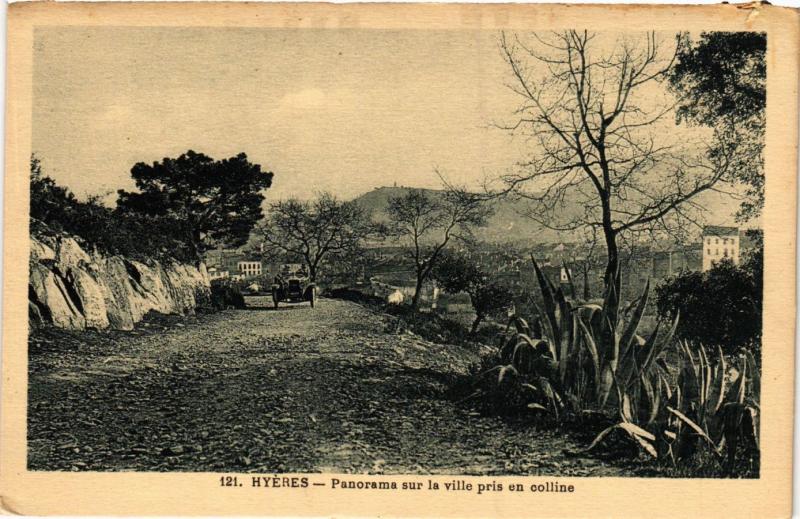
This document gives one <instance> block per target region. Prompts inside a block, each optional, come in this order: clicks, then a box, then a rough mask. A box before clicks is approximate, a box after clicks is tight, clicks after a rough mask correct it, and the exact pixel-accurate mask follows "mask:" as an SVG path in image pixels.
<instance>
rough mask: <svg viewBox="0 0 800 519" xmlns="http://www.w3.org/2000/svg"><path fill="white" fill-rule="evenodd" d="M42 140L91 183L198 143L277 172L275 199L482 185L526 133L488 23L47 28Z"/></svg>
mask: <svg viewBox="0 0 800 519" xmlns="http://www.w3.org/2000/svg"><path fill="white" fill-rule="evenodd" d="M34 52H35V60H34V67H35V70H34V74H35V81H34V85H35V87H34V116H33V150H34V152H35V153H36V154H37V155H38V156H39V158H40V159H41V160H42V163H43V167H44V168H45V170H46V172H47V174H49V175H51V176H53V177H54V178H55V179H56V180H57V181H58V182H60V183H63V184H66V185H67V186H68V187H70V188H71V189H72V190H73V191H75V192H76V193H77V194H79V195H84V194H89V193H102V192H105V191H115V190H116V189H118V188H126V189H130V188H132V187H133V183H132V181H131V180H130V175H129V172H130V168H131V166H132V165H133V164H134V163H136V162H140V161H143V162H151V161H154V160H160V159H161V158H163V157H165V156H170V157H172V156H176V155H178V154H180V153H182V152H184V151H186V150H188V149H193V150H195V151H200V152H203V153H206V154H208V155H210V156H212V157H214V158H223V157H228V156H232V155H235V154H237V153H239V152H242V151H243V152H245V153H247V155H248V157H249V158H250V159H251V160H252V161H254V162H256V163H259V164H261V165H262V167H263V168H264V169H267V170H270V171H273V172H274V173H275V177H274V183H273V188H272V189H270V191H269V192H268V197H269V198H283V197H286V196H299V197H301V198H305V197H309V196H313V194H314V193H315V192H316V191H320V190H330V191H332V192H334V193H335V194H337V195H339V196H342V197H345V198H349V197H352V196H356V195H358V194H360V193H363V192H366V191H369V190H370V189H372V188H374V187H378V186H383V185H391V184H393V183H394V182H396V183H397V184H398V185H406V186H419V187H436V186H438V185H439V178H438V177H437V175H436V174H435V172H434V168H439V169H440V170H441V171H442V172H443V173H444V174H445V175H446V176H447V177H448V179H450V180H452V181H454V182H457V183H460V184H471V185H475V186H477V185H478V184H479V183H480V181H481V180H482V179H483V178H484V177H485V176H487V175H491V174H496V173H497V172H500V171H502V170H503V169H504V168H507V167H508V166H509V164H510V163H512V162H513V161H514V160H515V156H517V155H519V153H518V150H517V148H518V146H519V144H518V143H516V142H515V141H513V140H512V139H511V138H510V136H509V134H508V133H507V132H505V131H502V130H499V129H497V128H495V127H494V126H493V123H494V122H496V121H498V120H500V119H502V118H503V117H505V116H507V115H508V114H509V113H510V111H511V110H513V109H514V107H515V106H516V104H517V101H516V99H515V97H514V95H513V94H512V93H511V92H510V91H508V89H506V88H505V87H504V81H505V79H506V77H505V74H506V72H507V71H506V70H505V67H504V63H503V61H502V59H501V55H500V52H499V49H498V46H497V34H496V33H495V32H490V31H483V32H481V31H425V32H424V33H422V32H420V31H408V30H405V31H401V32H396V31H385V30H308V29H304V30H296V29H245V28H234V29H226V28H130V27H113V28H80V27H49V28H44V29H42V28H39V29H37V33H36V43H35V51H34Z"/></svg>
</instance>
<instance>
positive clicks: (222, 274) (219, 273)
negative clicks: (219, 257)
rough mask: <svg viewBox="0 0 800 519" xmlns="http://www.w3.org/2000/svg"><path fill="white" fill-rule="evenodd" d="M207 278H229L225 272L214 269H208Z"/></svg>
mask: <svg viewBox="0 0 800 519" xmlns="http://www.w3.org/2000/svg"><path fill="white" fill-rule="evenodd" d="M208 277H210V278H211V279H227V278H229V277H230V272H228V271H227V270H218V269H217V268H216V267H211V268H209V269H208Z"/></svg>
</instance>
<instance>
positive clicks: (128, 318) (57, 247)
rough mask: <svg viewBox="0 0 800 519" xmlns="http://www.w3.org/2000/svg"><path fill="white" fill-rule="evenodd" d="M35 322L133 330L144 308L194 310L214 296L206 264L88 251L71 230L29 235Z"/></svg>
mask: <svg viewBox="0 0 800 519" xmlns="http://www.w3.org/2000/svg"><path fill="white" fill-rule="evenodd" d="M29 267H30V277H29V279H28V315H29V323H30V326H31V328H36V327H39V326H43V325H48V324H49V325H53V326H56V327H58V328H66V329H71V330H83V329H87V328H95V329H104V328H113V329H118V330H131V329H133V327H134V324H135V323H137V322H139V321H140V320H141V319H142V318H143V317H144V316H145V314H147V313H148V312H150V311H156V312H160V313H163V314H183V315H185V314H191V313H194V312H195V310H196V309H197V308H199V307H201V306H204V305H206V304H207V303H208V301H209V299H210V280H209V277H208V273H207V271H206V268H205V265H202V264H201V265H200V266H199V267H196V266H193V265H184V264H179V263H164V262H159V261H155V260H152V261H148V262H140V261H134V260H131V259H128V258H125V257H122V256H110V257H107V256H104V255H102V254H99V253H96V252H93V253H91V254H90V253H88V252H86V251H85V250H84V249H83V248H82V247H81V245H80V244H79V243H78V241H76V239H75V238H73V237H70V236H64V235H58V236H46V237H38V238H33V237H32V238H31V251H30V264H29Z"/></svg>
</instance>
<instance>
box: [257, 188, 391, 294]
mask: <svg viewBox="0 0 800 519" xmlns="http://www.w3.org/2000/svg"><path fill="white" fill-rule="evenodd" d="M375 230H376V228H375V226H374V225H373V224H372V222H371V220H370V218H369V215H368V214H367V213H366V212H365V211H364V209H363V208H362V207H361V206H359V205H358V204H357V203H356V202H341V201H339V200H337V199H336V197H334V196H333V195H331V194H329V193H322V194H320V195H319V196H318V197H317V198H316V199H315V200H313V201H310V202H306V201H301V200H298V199H296V198H290V199H287V200H281V201H278V202H275V203H273V204H271V205H270V208H269V211H268V213H267V217H266V219H265V221H264V223H263V225H262V226H261V232H262V234H263V236H264V241H265V242H266V243H267V244H268V245H269V246H271V247H273V248H276V249H278V250H281V251H283V252H286V253H289V254H292V255H296V256H298V257H300V258H302V259H303V262H304V263H305V264H306V266H307V267H308V273H309V277H310V278H311V281H312V282H315V281H316V279H317V276H318V274H319V268H320V266H321V265H322V263H323V261H324V260H325V259H326V258H328V257H329V256H333V255H339V256H347V255H349V254H352V253H353V251H354V250H356V249H357V248H358V247H359V246H360V245H361V243H362V242H363V240H364V239H366V238H367V237H368V236H370V235H371V234H372V233H373V232H375Z"/></svg>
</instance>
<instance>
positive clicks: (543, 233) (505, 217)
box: [355, 187, 581, 243]
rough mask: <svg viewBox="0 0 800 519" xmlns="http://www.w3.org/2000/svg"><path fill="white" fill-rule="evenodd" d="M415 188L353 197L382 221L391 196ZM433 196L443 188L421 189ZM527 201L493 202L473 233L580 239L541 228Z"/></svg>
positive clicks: (500, 238) (504, 238)
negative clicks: (527, 213)
mask: <svg viewBox="0 0 800 519" xmlns="http://www.w3.org/2000/svg"><path fill="white" fill-rule="evenodd" d="M412 189H414V188H410V187H379V188H376V189H373V190H372V191H369V192H368V193H364V194H363V195H361V196H359V197H357V198H356V199H355V200H356V201H357V202H358V203H359V204H361V206H362V207H364V208H365V209H367V210H368V211H371V212H372V214H373V217H374V218H375V219H376V220H379V221H381V220H385V219H386V218H387V216H386V208H387V207H388V205H389V198H390V197H397V196H402V195H405V194H407V193H408V192H409V191H411V190H412ZM421 191H425V192H427V193H430V194H432V195H440V194H441V193H443V191H440V190H435V189H421ZM525 207H526V204H525V203H524V202H513V201H510V200H501V201H498V202H494V211H495V212H494V215H492V217H491V218H490V219H489V224H488V225H487V226H486V227H482V228H478V229H476V230H475V235H476V237H477V238H479V239H480V240H482V241H486V242H490V243H508V242H517V241H535V242H538V243H556V242H560V241H563V242H569V241H574V240H576V239H578V238H579V235H578V234H577V233H575V234H571V233H564V232H557V231H554V230H552V229H547V228H546V227H543V226H541V225H539V224H537V223H536V222H534V221H533V220H531V219H530V218H527V217H525V216H524V215H523V214H521V213H523V212H524V210H525ZM565 210H575V211H579V210H581V208H577V207H576V208H569V207H567V208H566V209H565Z"/></svg>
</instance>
